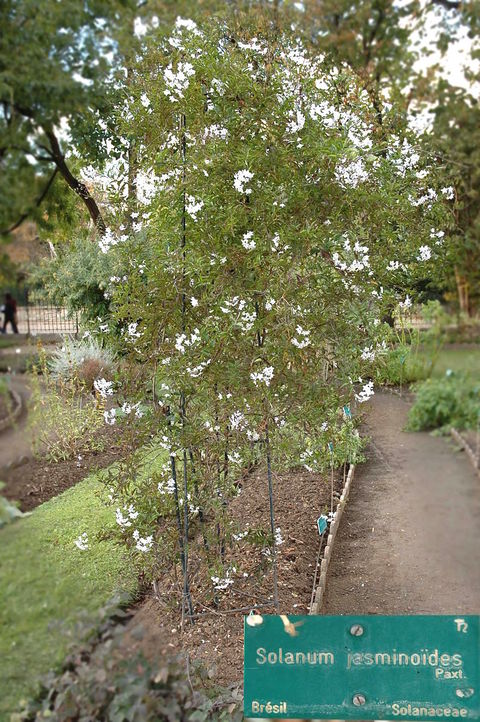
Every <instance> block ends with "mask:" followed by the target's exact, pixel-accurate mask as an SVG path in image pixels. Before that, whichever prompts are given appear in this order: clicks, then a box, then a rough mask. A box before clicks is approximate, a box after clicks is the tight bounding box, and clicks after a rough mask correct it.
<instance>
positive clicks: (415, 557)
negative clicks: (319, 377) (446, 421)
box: [322, 392, 480, 614]
mask: <svg viewBox="0 0 480 722" xmlns="http://www.w3.org/2000/svg"><path fill="white" fill-rule="evenodd" d="M407 412H408V404H407V403H406V402H405V401H404V400H403V399H401V398H399V397H398V396H396V395H394V394H390V393H388V392H383V393H381V392H380V393H377V394H376V395H375V397H374V399H373V400H372V402H371V407H370V410H369V414H368V418H367V426H368V429H367V431H368V434H369V435H370V436H371V439H372V441H371V443H370V448H369V450H368V457H369V461H368V462H367V463H366V464H365V465H364V466H362V467H360V468H359V469H358V471H357V475H356V477H355V480H354V483H353V486H352V491H351V493H350V499H349V502H348V505H347V508H346V510H345V514H344V516H343V519H342V523H341V527H340V529H339V532H338V535H337V539H336V542H335V548H334V552H333V556H332V561H331V564H330V570H329V576H328V580H327V591H326V595H325V600H324V605H323V608H322V613H323V614H355V613H356V614H408V613H414V614H415V613H418V614H420V613H426V614H449V613H463V614H467V613H470V614H479V613H480V563H479V556H480V481H479V479H478V477H477V476H476V475H475V473H474V471H473V469H472V467H471V466H470V465H469V463H468V459H467V458H466V456H465V454H463V453H455V452H454V450H453V448H452V445H451V444H450V443H449V442H448V441H447V440H445V439H443V438H439V437H433V436H430V435H429V434H427V433H412V434H408V433H405V432H403V431H402V429H403V427H404V425H405V422H406V418H407Z"/></svg>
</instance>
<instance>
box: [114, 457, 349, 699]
mask: <svg viewBox="0 0 480 722" xmlns="http://www.w3.org/2000/svg"><path fill="white" fill-rule="evenodd" d="M336 477H337V478H336V479H335V506H336V504H337V502H338V498H339V496H340V493H341V490H342V486H343V475H342V474H337V475H336ZM274 484H275V523H276V526H277V527H280V530H281V536H282V538H283V540H284V541H283V543H282V544H281V545H280V546H278V547H277V558H278V596H279V611H280V612H281V613H285V614H308V611H309V605H310V598H311V594H312V585H313V578H314V573H315V563H316V560H317V552H318V544H319V536H318V532H317V528H316V519H317V518H318V516H319V515H320V514H322V513H325V512H326V511H327V510H328V509H329V504H330V480H329V479H326V478H325V477H321V476H320V475H318V474H312V473H309V472H307V471H304V470H296V471H292V472H290V473H284V474H280V475H278V476H276V478H275V481H274ZM229 509H230V518H231V519H232V520H233V521H234V523H235V524H237V525H238V526H239V527H240V528H241V529H243V530H246V529H247V528H255V529H258V528H262V529H264V530H265V531H266V532H267V531H268V529H269V516H268V488H267V479H266V471H264V470H261V469H259V470H258V469H257V470H255V471H254V472H253V473H251V474H250V475H248V476H247V477H246V478H245V479H244V481H243V482H242V488H241V493H240V494H239V495H238V496H237V497H236V498H235V499H234V500H233V501H232V502H231V504H230V507H229ZM226 564H227V565H230V566H235V568H236V572H235V574H234V583H233V584H232V585H231V586H229V587H228V588H227V589H226V590H225V591H223V592H219V593H218V607H217V608H215V607H214V605H213V604H212V603H211V601H208V599H209V597H210V599H211V592H212V584H211V583H208V582H207V583H206V581H205V580H206V579H207V578H208V574H207V571H206V569H205V568H204V565H202V563H201V561H200V560H199V559H194V558H191V559H190V570H191V576H190V588H191V593H192V601H193V604H194V608H195V613H196V615H197V616H196V617H195V624H193V625H192V624H190V622H189V621H186V623H185V627H184V630H183V632H182V629H181V623H180V622H181V620H180V609H179V607H178V605H176V604H174V603H172V600H173V599H177V600H178V599H179V598H180V597H181V570H180V568H179V567H178V568H177V569H176V570H173V571H172V572H170V573H169V574H165V575H164V576H163V577H162V578H161V579H159V580H158V583H157V590H158V596H157V597H155V596H154V595H153V594H152V595H150V596H149V597H148V598H147V599H146V600H145V601H144V602H143V603H142V604H141V605H140V607H139V608H138V610H137V611H136V613H135V615H134V617H133V618H132V620H131V621H130V622H129V624H128V626H127V629H126V634H125V641H124V648H125V655H126V656H128V655H129V654H131V653H133V652H135V651H138V650H141V651H142V652H143V653H144V654H145V655H146V657H147V658H148V659H149V660H150V661H151V662H152V663H154V662H155V661H161V659H162V658H163V657H164V656H165V655H166V656H169V655H171V654H172V653H177V652H183V653H186V654H188V656H189V658H190V660H191V661H193V662H194V661H199V662H201V663H202V664H203V665H204V666H205V667H206V668H207V670H208V671H209V676H210V677H211V678H212V679H214V681H215V683H217V684H220V685H229V684H232V683H236V682H238V681H239V680H241V678H242V665H243V615H244V614H248V612H249V611H250V610H251V609H259V611H261V612H262V613H267V614H275V608H274V605H273V603H272V599H273V597H272V594H273V579H272V572H271V568H270V566H271V565H270V562H269V560H268V559H267V558H266V557H265V555H264V554H263V553H262V550H261V549H260V548H259V547H257V546H254V545H252V544H251V543H243V542H242V541H240V542H239V543H238V544H237V545H236V546H235V548H234V550H228V551H227V554H226ZM244 575H248V576H244ZM262 603H263V604H266V605H267V606H260V605H261V604H262ZM240 608H245V609H244V610H242V611H238V612H236V611H233V610H236V609H240ZM139 626H141V627H142V628H143V635H142V639H140V640H139V639H138V635H137V634H136V633H133V631H134V629H135V628H138V627H139Z"/></svg>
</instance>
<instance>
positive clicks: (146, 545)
mask: <svg viewBox="0 0 480 722" xmlns="http://www.w3.org/2000/svg"><path fill="white" fill-rule="evenodd" d="M132 536H133V539H134V541H135V547H136V549H138V551H139V552H143V553H144V554H145V553H146V552H149V551H150V549H151V548H152V546H153V536H152V535H150V536H145V537H142V536H140V532H139V531H138V529H135V531H134V532H133V535H132Z"/></svg>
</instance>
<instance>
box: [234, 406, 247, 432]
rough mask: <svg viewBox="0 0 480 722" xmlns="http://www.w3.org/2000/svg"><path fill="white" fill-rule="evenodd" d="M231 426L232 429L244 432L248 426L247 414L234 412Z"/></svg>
mask: <svg viewBox="0 0 480 722" xmlns="http://www.w3.org/2000/svg"><path fill="white" fill-rule="evenodd" d="M230 426H231V428H232V429H239V430H242V429H243V428H245V426H246V419H245V414H243V413H242V412H241V411H234V412H233V414H232V415H231V416H230Z"/></svg>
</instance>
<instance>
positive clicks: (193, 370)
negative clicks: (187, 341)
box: [187, 359, 210, 379]
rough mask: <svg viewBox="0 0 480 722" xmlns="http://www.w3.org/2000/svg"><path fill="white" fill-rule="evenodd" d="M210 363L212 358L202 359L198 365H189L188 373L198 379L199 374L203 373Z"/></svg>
mask: <svg viewBox="0 0 480 722" xmlns="http://www.w3.org/2000/svg"><path fill="white" fill-rule="evenodd" d="M209 365H210V359H208V361H202V363H200V364H198V366H194V367H193V368H191V367H190V366H187V373H188V374H189V375H190V376H191V377H192V378H193V379H197V378H198V377H199V376H201V375H202V374H203V372H204V371H205V369H206V368H207V366H209Z"/></svg>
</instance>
